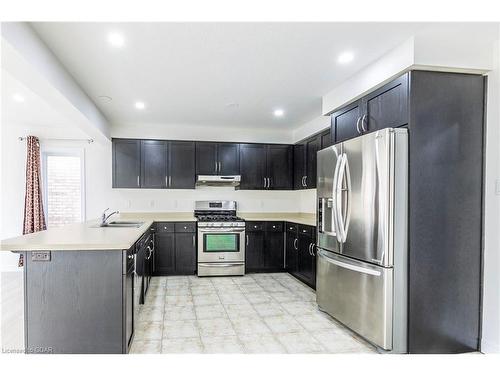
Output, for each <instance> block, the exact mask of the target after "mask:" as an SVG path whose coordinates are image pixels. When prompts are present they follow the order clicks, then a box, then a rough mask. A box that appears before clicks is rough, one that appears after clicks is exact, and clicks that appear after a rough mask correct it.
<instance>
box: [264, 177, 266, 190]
mask: <svg viewBox="0 0 500 375" xmlns="http://www.w3.org/2000/svg"><path fill="white" fill-rule="evenodd" d="M265 188H266V178H265V177H264V189H265Z"/></svg>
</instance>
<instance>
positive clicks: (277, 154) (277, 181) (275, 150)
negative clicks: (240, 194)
mask: <svg viewBox="0 0 500 375" xmlns="http://www.w3.org/2000/svg"><path fill="white" fill-rule="evenodd" d="M240 167H241V168H240V172H241V184H240V189H243V190H287V189H289V190H291V189H292V188H293V148H292V146H291V145H277V144H270V145H263V144H241V145H240Z"/></svg>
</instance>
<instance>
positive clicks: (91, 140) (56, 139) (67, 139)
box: [19, 137, 94, 144]
mask: <svg viewBox="0 0 500 375" xmlns="http://www.w3.org/2000/svg"><path fill="white" fill-rule="evenodd" d="M25 140H26V137H19V141H25ZM41 140H44V141H71V142H88V144H91V143H94V140H93V139H92V138H88V139H75V138H73V139H71V138H41Z"/></svg>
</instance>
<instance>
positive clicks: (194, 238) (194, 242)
mask: <svg viewBox="0 0 500 375" xmlns="http://www.w3.org/2000/svg"><path fill="white" fill-rule="evenodd" d="M195 244H196V236H195V235H194V234H193V247H195Z"/></svg>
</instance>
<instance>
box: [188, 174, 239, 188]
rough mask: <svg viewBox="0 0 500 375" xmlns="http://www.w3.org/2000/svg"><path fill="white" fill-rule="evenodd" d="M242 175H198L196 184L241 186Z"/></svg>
mask: <svg viewBox="0 0 500 375" xmlns="http://www.w3.org/2000/svg"><path fill="white" fill-rule="evenodd" d="M240 181H241V176H240V175H237V176H218V175H198V176H197V177H196V186H233V187H236V186H239V185H240Z"/></svg>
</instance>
